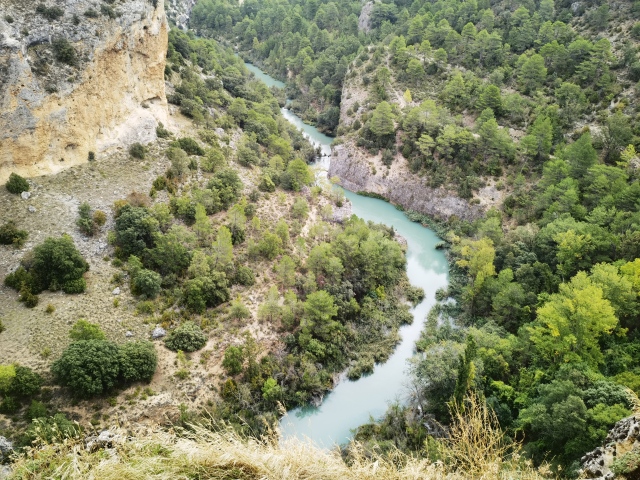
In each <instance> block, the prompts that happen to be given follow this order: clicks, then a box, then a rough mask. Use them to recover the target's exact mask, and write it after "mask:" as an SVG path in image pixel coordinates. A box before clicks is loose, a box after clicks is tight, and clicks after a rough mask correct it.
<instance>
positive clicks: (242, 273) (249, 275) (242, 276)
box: [233, 265, 256, 287]
mask: <svg viewBox="0 0 640 480" xmlns="http://www.w3.org/2000/svg"><path fill="white" fill-rule="evenodd" d="M233 283H235V284H237V285H244V286H245V287H250V286H251V285H253V284H255V283H256V276H255V275H254V273H253V270H251V269H250V268H249V267H245V266H244V265H238V268H236V273H235V275H234V277H233Z"/></svg>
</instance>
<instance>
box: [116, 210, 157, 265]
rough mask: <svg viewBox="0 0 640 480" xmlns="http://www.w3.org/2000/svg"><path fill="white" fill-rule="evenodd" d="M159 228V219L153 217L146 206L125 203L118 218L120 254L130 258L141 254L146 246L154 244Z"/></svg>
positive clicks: (117, 242) (117, 229)
mask: <svg viewBox="0 0 640 480" xmlns="http://www.w3.org/2000/svg"><path fill="white" fill-rule="evenodd" d="M158 230H159V226H158V222H157V220H155V219H153V217H152V216H151V214H150V213H149V211H148V210H147V209H146V208H143V207H132V206H131V205H125V206H123V207H122V208H121V209H120V215H119V216H118V218H117V219H116V226H115V232H116V241H115V243H116V245H117V246H118V247H119V256H120V257H121V258H129V256H130V255H140V254H141V253H142V252H143V251H144V249H145V248H151V247H152V246H153V243H154V240H153V234H154V233H155V232H157V231H158Z"/></svg>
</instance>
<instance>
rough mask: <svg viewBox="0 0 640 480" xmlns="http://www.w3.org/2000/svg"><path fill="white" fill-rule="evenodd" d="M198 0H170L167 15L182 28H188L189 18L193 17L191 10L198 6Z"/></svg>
mask: <svg viewBox="0 0 640 480" xmlns="http://www.w3.org/2000/svg"><path fill="white" fill-rule="evenodd" d="M196 3H198V0H168V1H167V3H166V5H167V17H169V20H171V21H172V22H173V23H175V25H176V27H178V28H179V29H181V30H185V31H186V30H187V29H188V28H189V18H190V17H191V10H193V7H195V6H196Z"/></svg>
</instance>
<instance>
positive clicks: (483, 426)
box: [9, 398, 548, 480]
mask: <svg viewBox="0 0 640 480" xmlns="http://www.w3.org/2000/svg"><path fill="white" fill-rule="evenodd" d="M455 418H456V422H455V424H454V426H453V428H452V435H451V438H450V439H449V440H448V441H447V442H444V443H443V444H442V453H443V454H444V458H445V461H444V462H437V463H430V462H429V461H428V460H425V459H416V458H412V457H409V456H407V455H405V454H403V453H401V452H398V451H396V452H393V453H391V454H387V455H385V456H382V455H373V456H372V455H371V453H370V452H368V453H367V454H365V452H364V450H363V449H362V448H361V447H360V446H359V445H353V446H352V447H351V448H350V453H351V457H350V459H349V461H348V463H345V461H344V460H343V458H342V457H341V455H340V452H339V451H337V450H335V451H325V450H319V449H317V448H315V447H313V446H311V445H309V444H307V443H303V442H299V441H295V440H290V441H286V442H284V443H282V444H278V442H277V441H274V440H273V439H272V440H268V439H267V440H262V441H261V440H244V439H241V438H240V437H238V436H237V435H236V434H235V433H234V432H233V431H232V430H231V429H228V428H223V429H221V430H218V431H213V430H212V429H210V428H205V427H203V426H194V427H193V429H192V430H191V431H188V432H183V434H181V435H177V434H175V433H174V432H166V431H160V430H157V429H154V430H145V431H143V430H139V431H137V432H136V433H134V434H133V435H132V436H127V434H126V433H125V432H122V431H120V432H118V433H120V434H121V438H122V439H123V440H121V441H120V442H118V443H116V444H115V445H113V446H112V448H109V449H104V450H98V451H95V452H89V451H87V449H86V447H85V444H84V442H83V441H75V442H67V443H64V444H61V445H54V446H45V447H43V448H40V449H36V448H34V449H32V450H31V451H29V452H28V453H27V454H26V455H25V456H23V457H22V458H20V459H19V460H18V461H17V462H16V464H15V465H14V472H13V474H12V476H11V477H9V478H10V479H21V480H23V479H24V480H27V479H29V480H35V479H45V478H56V479H61V480H67V479H88V480H92V479H100V480H116V479H117V480H127V479H131V480H134V479H135V480H137V479H158V480H164V479H166V480H169V479H171V480H181V479H194V478H197V479H201V480H204V479H210V480H231V479H236V480H263V479H264V480H267V479H269V480H271V479H273V480H276V479H277V480H303V479H304V480H338V479H340V480H378V479H385V480H440V479H442V480H445V479H446V480H462V479H478V480H480V479H483V480H484V479H487V480H488V479H504V480H507V479H519V480H538V479H542V478H548V476H547V475H546V472H541V471H537V470H535V469H533V468H532V467H531V466H530V465H529V464H528V463H526V462H522V461H520V460H519V457H518V456H517V455H511V456H509V457H507V456H505V455H506V453H507V451H506V449H505V447H504V445H503V442H502V433H501V432H500V430H499V429H497V428H496V423H495V417H493V416H492V414H491V413H489V411H488V410H487V408H486V406H484V405H483V404H481V403H480V402H478V401H477V399H473V398H472V399H471V400H470V401H469V403H468V404H467V407H466V410H465V412H464V413H463V412H460V411H458V412H456V414H455ZM512 448H513V446H512ZM516 448H517V446H516Z"/></svg>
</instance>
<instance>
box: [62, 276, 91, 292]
mask: <svg viewBox="0 0 640 480" xmlns="http://www.w3.org/2000/svg"><path fill="white" fill-rule="evenodd" d="M86 289H87V282H86V280H85V279H84V278H78V279H76V280H69V281H68V282H66V283H65V284H64V285H62V291H63V292H64V293H68V294H70V295H73V294H78V293H83V292H84V291H85V290H86Z"/></svg>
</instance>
